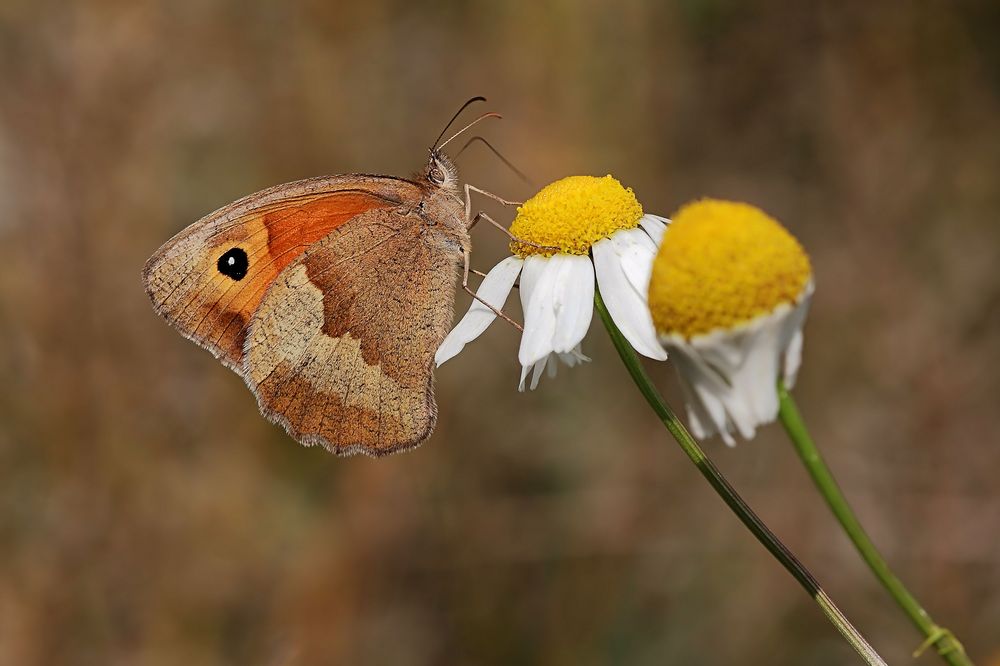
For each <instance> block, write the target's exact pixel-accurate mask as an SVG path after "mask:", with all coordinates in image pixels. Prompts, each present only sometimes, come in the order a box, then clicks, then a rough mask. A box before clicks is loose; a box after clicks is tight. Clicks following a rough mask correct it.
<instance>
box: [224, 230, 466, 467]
mask: <svg viewBox="0 0 1000 666" xmlns="http://www.w3.org/2000/svg"><path fill="white" fill-rule="evenodd" d="M427 230H428V227H427V226H426V225H425V224H423V223H421V222H420V221H419V219H417V218H415V217H407V216H405V215H402V214H400V213H398V212H397V211H395V210H372V211H369V212H367V213H364V214H362V215H360V216H358V217H356V218H354V219H353V220H352V221H351V224H349V225H345V226H343V227H340V228H338V229H336V230H335V231H334V232H333V233H332V234H330V235H329V236H328V237H326V238H325V239H323V240H322V241H319V242H318V243H316V244H315V245H313V246H312V247H310V248H309V249H308V250H307V251H306V252H305V253H304V254H303V255H302V256H300V257H299V258H298V259H296V260H295V261H293V262H291V263H290V264H288V265H287V266H286V267H285V268H284V270H283V271H282V272H281V274H280V275H279V276H278V277H277V279H276V280H275V281H274V283H273V284H272V285H271V287H270V289H269V290H268V291H267V294H266V296H264V298H263V300H262V301H261V302H260V305H259V307H258V309H257V312H256V314H255V315H254V317H253V319H252V320H251V321H250V325H249V332H248V335H247V339H246V344H245V350H246V354H245V357H244V360H243V368H244V373H243V374H244V377H245V379H246V381H247V384H248V385H249V386H250V387H251V389H253V390H254V392H255V393H256V395H257V399H258V402H259V403H260V408H261V411H262V412H263V413H264V414H265V415H266V416H267V417H268V418H270V419H271V420H273V421H276V422H278V423H281V424H282V425H283V426H284V427H285V429H286V430H288V432H289V434H291V435H292V437H294V438H295V439H297V440H299V441H300V442H303V443H304V444H310V445H311V444H317V443H318V444H322V445H323V446H324V447H326V448H327V449H329V450H331V451H333V452H335V453H338V454H342V455H346V454H353V453H366V454H369V455H385V454H388V453H393V452H396V451H400V450H403V449H407V448H411V447H414V446H416V445H418V444H420V443H421V442H422V441H423V440H425V439H426V438H427V437H428V436H429V435H430V433H431V430H432V429H433V427H434V423H435V420H436V418H437V407H436V404H435V402H434V395H433V386H432V367H433V358H434V351H435V350H436V349H437V348H438V346H439V345H440V343H441V341H442V340H443V339H444V337H445V335H446V334H447V332H448V327H449V326H450V324H451V319H452V312H453V305H454V288H455V278H456V275H457V272H456V268H457V262H458V261H459V260H460V259H461V251H460V250H458V251H454V250H452V251H449V250H448V249H447V248H444V247H442V246H441V245H440V243H435V242H432V241H431V240H430V239H429V238H428V237H427Z"/></svg>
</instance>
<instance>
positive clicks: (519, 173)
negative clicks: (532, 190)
mask: <svg viewBox="0 0 1000 666" xmlns="http://www.w3.org/2000/svg"><path fill="white" fill-rule="evenodd" d="M476 141H481V142H483V143H484V144H485V145H486V147H487V148H489V149H490V150H491V151H492V152H493V154H494V155H496V156H497V157H498V158H500V161H501V162H503V163H504V164H506V165H507V168H508V169H510V170H511V171H513V172H514V173H516V174H517V176H518V178H520V179H521V180H523V181H524V182H525V183H527V184H528V185H531V186H532V187H534V185H535V183H534V182H533V181H532V180H531V179H530V178H528V177H527V176H526V175H525V174H524V172H523V171H521V170H520V169H518V168H517V167H516V166H514V164H513V163H511V161H510V160H508V159H507V158H506V157H504V156H503V154H502V153H501V152H500V151H499V150H497V149H496V148H494V147H493V144H491V143H490V142H489V141H487V140H486V139H484V138H483V137H481V136H478V135H477V136H474V137H472V138H471V139H469V140H468V141H466V142H465V145H464V146H462V149H461V150H459V151H458V152H457V153H455V159H456V160H457V159H458V157H459V155H461V154H462V153H464V152H465V149H466V148H468V147H469V146H471V145H472V144H473V143H475V142H476Z"/></svg>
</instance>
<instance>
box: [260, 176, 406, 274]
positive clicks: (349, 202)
mask: <svg viewBox="0 0 1000 666" xmlns="http://www.w3.org/2000/svg"><path fill="white" fill-rule="evenodd" d="M395 205H397V204H394V203H392V202H390V201H386V200H385V199H381V198H379V197H375V196H373V195H371V194H365V193H363V192H350V193H339V194H331V195H328V196H324V197H320V198H318V199H313V200H312V201H308V202H306V203H303V204H301V205H299V204H293V205H290V206H287V207H285V208H278V209H276V210H271V211H268V212H267V213H265V214H264V227H265V228H266V229H267V237H268V241H267V245H268V252H269V253H270V255H271V257H273V259H274V272H275V273H280V272H281V270H282V269H283V268H284V267H285V266H287V265H288V264H290V263H291V262H292V261H293V260H294V259H295V258H296V257H297V256H298V255H299V254H301V252H293V251H291V250H293V249H295V248H301V247H308V246H309V245H312V244H313V243H315V242H316V241H319V240H322V239H323V238H325V237H326V236H328V235H330V233H331V232H332V231H333V230H334V229H336V228H337V227H339V226H341V225H343V224H344V223H346V222H347V221H348V220H350V219H351V218H352V217H355V216H357V215H360V214H361V213H364V212H367V211H369V210H374V209H378V208H390V207H392V206H395Z"/></svg>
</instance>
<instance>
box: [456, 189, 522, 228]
mask: <svg viewBox="0 0 1000 666" xmlns="http://www.w3.org/2000/svg"><path fill="white" fill-rule="evenodd" d="M473 192H478V193H479V194H482V195H483V196H487V197H489V198H490V199H493V200H494V201H499V202H500V203H501V204H503V205H504V206H520V205H521V204H523V203H524V202H523V201H507V200H506V199H504V198H503V197H498V196H497V195H495V194H493V193H492V192H487V191H486V190H481V189H479V188H478V187H476V186H475V185H469V184H468V183H466V184H465V221H466V223H469V221H470V220H471V219H472V217H471V216H472V193H473ZM473 224H475V222H472V223H471V224H468V228H469V229H471V228H472V225H473Z"/></svg>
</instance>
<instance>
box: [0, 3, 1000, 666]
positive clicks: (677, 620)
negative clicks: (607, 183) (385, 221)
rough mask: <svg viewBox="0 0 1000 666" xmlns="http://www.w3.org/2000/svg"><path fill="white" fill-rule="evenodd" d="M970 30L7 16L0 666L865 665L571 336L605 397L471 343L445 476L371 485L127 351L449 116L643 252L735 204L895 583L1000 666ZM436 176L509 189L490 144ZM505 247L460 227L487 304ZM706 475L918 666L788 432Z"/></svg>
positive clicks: (999, 436) (453, 413) (555, 6)
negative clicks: (766, 247) (189, 287)
mask: <svg viewBox="0 0 1000 666" xmlns="http://www.w3.org/2000/svg"><path fill="white" fill-rule="evenodd" d="M612 4H613V5H614V6H612ZM998 8H1000V6H998V5H997V4H996V3H993V2H966V1H957V0H956V1H951V0H937V1H933V0H926V1H915V2H868V3H860V2H857V3H855V2H816V3H802V2H798V1H797V0H761V1H758V2H751V3H745V2H737V1H736V0H684V1H681V2H670V3H658V2H649V3H641V2H632V1H622V2H617V3H598V2H589V1H588V2H568V1H562V2H538V3H528V2H524V3H507V2H472V3H459V2H442V3H432V4H428V5H424V6H422V5H419V4H418V3H412V2H405V1H402V0H399V1H395V2H394V1H391V0H366V1H365V2H358V3H330V2H316V1H311V0H310V1H304V2H288V3H286V2H270V3H265V2H245V1H243V0H210V1H208V2H193V1H185V2H173V1H169V0H138V1H129V2H124V1H121V2H112V1H107V2H102V1H98V0H87V1H79V2H72V3H66V2H56V1H49V0H3V2H2V3H0V341H2V344H0V377H2V383H0V663H2V664H206V665H207V664H232V663H240V664H347V663H353V664H400V665H409V664H414V665H418V664H443V663H453V664H511V663H523V664H608V663H615V664H663V663H676V664H681V663H683V664H763V663H768V664H819V665H823V664H847V663H856V662H855V657H854V655H853V654H852V653H851V652H850V650H849V648H847V647H846V645H845V644H844V643H843V642H842V641H841V640H840V638H839V637H838V635H837V634H836V633H835V632H834V630H833V629H832V628H831V627H830V626H829V625H828V624H827V623H826V621H825V620H824V619H823V617H822V616H821V615H820V613H819V612H818V610H817V609H816V608H815V607H814V605H813V603H812V601H811V600H810V599H809V598H808V597H807V596H806V595H805V594H803V592H802V591H801V590H800V588H798V587H797V586H796V585H795V584H794V583H793V582H792V580H791V579H790V578H789V577H788V576H787V575H786V574H785V572H784V571H783V570H782V569H781V568H780V567H779V566H778V565H777V564H776V563H775V562H774V561H773V560H772V559H771V558H770V557H769V556H767V554H766V553H765V552H764V550H763V549H762V548H761V547H760V546H759V545H758V544H757V543H756V542H755V541H754V540H753V539H752V538H751V536H750V535H749V534H748V533H747V532H746V531H745V530H744V529H743V528H742V527H741V526H740V525H739V523H738V522H737V521H736V519H735V518H734V517H733V516H732V515H731V514H730V513H729V512H728V511H727V510H726V509H725V507H724V506H723V505H722V503H721V502H720V501H719V499H718V498H717V497H716V496H715V495H714V494H713V493H712V492H711V491H710V490H709V489H708V487H707V485H706V484H705V483H704V481H703V480H702V479H701V477H700V476H699V475H698V474H697V473H696V472H695V470H694V469H693V468H692V467H691V466H690V464H689V463H688V462H687V460H686V459H685V458H683V456H682V455H681V453H680V451H679V449H677V447H676V446H675V445H674V444H673V442H672V441H671V440H669V439H668V438H667V437H666V436H665V433H664V431H663V430H662V428H661V427H660V426H659V425H658V423H657V421H656V420H655V418H654V417H653V416H652V414H651V412H650V411H649V410H648V408H647V407H646V406H645V405H644V404H643V403H642V402H641V400H640V399H639V397H638V394H637V393H636V391H635V390H634V389H633V387H632V386H631V384H630V383H629V380H628V378H627V375H626V373H625V371H624V369H623V368H622V366H621V365H620V363H619V362H618V361H617V359H616V357H615V355H614V352H613V349H612V348H611V347H610V346H609V344H608V342H607V341H606V336H605V335H604V333H603V331H601V330H600V328H599V327H597V326H595V327H594V329H593V330H592V332H591V335H590V336H589V337H588V339H587V341H586V343H585V350H586V351H587V352H588V353H589V354H590V355H591V356H592V357H593V359H594V362H593V363H591V364H589V365H587V366H585V367H583V368H580V369H576V370H573V371H571V372H564V373H562V374H561V375H560V376H559V377H558V378H557V379H556V380H554V381H545V382H544V383H543V385H542V387H541V388H540V389H539V390H537V391H536V392H534V393H532V394H518V393H517V392H516V391H515V390H514V389H515V386H516V383H517V375H518V373H517V366H516V358H515V355H516V345H517V337H516V335H515V332H514V331H513V330H509V327H504V326H500V325H495V326H494V327H493V328H492V329H491V330H490V331H489V332H488V333H487V335H485V336H484V338H482V339H481V340H480V341H478V342H476V343H475V344H474V345H472V346H471V347H470V348H469V349H468V350H467V352H466V353H465V354H464V355H462V356H460V357H459V358H458V359H456V360H455V361H453V362H451V363H449V364H447V365H446V366H444V367H443V368H442V369H441V370H440V371H439V372H438V373H437V375H438V399H439V403H440V406H441V419H440V424H439V426H438V430H437V432H436V434H435V435H434V437H433V438H432V439H431V441H430V442H429V443H427V444H425V445H424V446H423V447H421V448H420V449H418V450H416V451H413V452H410V453H406V454H404V455H399V456H395V457H392V458H389V459H383V460H369V459H365V458H350V459H337V458H334V457H332V456H330V455H328V454H327V453H325V452H323V451H320V450H315V449H305V448H302V447H300V446H298V445H296V444H295V443H294V442H292V441H291V440H289V439H288V438H287V437H286V436H285V435H284V433H283V432H282V431H280V430H279V429H277V428H275V427H273V426H271V425H269V424H268V423H266V422H265V421H264V420H263V419H262V418H260V416H259V415H258V413H257V409H256V406H255V401H254V400H253V398H252V396H251V395H250V394H249V392H248V391H247V390H246V388H245V387H244V386H243V383H242V381H241V380H240V379H239V378H238V377H237V376H236V375H234V374H233V373H231V372H229V371H227V370H225V369H224V368H222V367H221V366H220V365H219V364H217V363H216V362H215V361H214V360H213V359H212V358H211V356H210V355H209V354H207V353H206V352H204V351H202V350H200V349H198V348H197V347H195V346H194V345H193V344H191V343H189V342H186V341H184V340H183V339H182V338H181V337H180V336H178V335H177V334H176V333H175V332H174V331H173V330H171V329H170V328H169V327H168V326H167V325H166V324H165V323H164V322H162V321H161V320H159V319H158V318H157V317H156V316H155V315H154V314H153V312H152V310H151V308H150V307H149V304H148V302H147V301H146V297H145V295H144V293H143V290H142V286H141V284H140V280H139V271H140V268H141V266H142V264H143V263H144V261H145V259H146V258H147V257H148V256H149V255H150V254H151V253H152V252H153V251H154V250H155V249H156V248H157V246H159V245H160V243H162V242H163V241H165V240H166V239H167V238H168V237H170V236H171V235H173V234H174V233H175V232H177V231H178V230H180V229H181V228H182V227H184V226H186V225H187V224H189V223H190V222H192V221H194V220H195V219H197V218H199V217H200V216H202V215H203V214H205V213H207V212H209V211H211V210H213V209H215V208H217V207H219V206H221V205H223V204H225V203H227V202H229V201H231V200H233V199H235V198H237V197H239V196H242V195H244V194H247V193H250V192H252V191H255V190H258V189H261V188H264V187H266V186H269V185H272V184H275V183H279V182H285V181H290V180H295V179H299V178H304V177H308V176H313V175H321V174H326V173H338V172H355V171H361V172H374V173H391V174H402V175H405V174H408V173H410V172H412V171H414V170H416V169H417V168H419V167H420V166H421V164H422V163H423V161H424V159H425V157H426V148H427V146H428V145H429V144H430V142H431V141H432V140H433V138H434V136H435V135H436V134H437V132H438V131H439V129H440V127H441V126H442V124H443V123H444V121H445V120H447V118H448V117H450V115H451V114H452V112H453V111H454V110H455V109H456V108H457V107H458V105H459V104H460V103H461V102H462V101H464V100H465V99H466V98H468V97H470V96H472V95H476V94H484V95H487V96H488V97H489V98H490V102H489V105H488V106H486V107H483V108H489V109H495V110H498V111H500V112H502V113H503V114H504V116H505V120H503V121H502V122H496V123H492V124H491V123H487V124H485V125H484V126H483V127H482V128H481V129H482V133H483V134H484V135H485V136H487V137H488V138H489V139H490V141H491V142H493V143H494V144H495V145H496V146H497V147H498V148H500V149H501V150H502V151H503V152H504V153H505V154H506V155H507V156H508V157H509V158H510V159H511V160H512V161H513V162H515V163H516V164H517V165H518V166H520V168H521V169H523V170H524V171H525V172H527V173H528V174H529V175H530V176H531V178H532V179H533V181H534V183H535V186H534V187H540V186H541V185H544V184H545V183H547V182H549V181H550V180H552V179H555V178H558V177H561V176H565V175H569V174H576V173H584V174H596V175H602V174H605V173H608V172H611V173H614V174H615V175H616V176H617V177H618V178H620V179H621V180H622V181H623V182H625V183H626V184H628V185H630V186H632V187H633V188H634V189H635V191H636V192H637V194H638V196H639V198H640V201H642V202H643V204H644V206H645V207H646V209H647V210H649V211H651V212H659V213H664V214H669V213H670V212H672V211H673V210H675V209H676V208H677V207H678V206H679V205H680V204H682V203H683V202H685V201H687V200H690V199H692V198H696V197H700V196H706V195H710V196H716V197H725V198H736V199H741V200H746V201H749V202H752V203H754V204H757V205H759V206H761V207H763V208H764V209H766V210H767V211H769V212H771V213H772V214H773V215H775V216H776V217H778V218H779V219H781V220H783V221H784V222H785V223H786V225H787V226H788V227H789V228H790V229H791V230H792V231H793V233H795V234H796V235H797V236H798V237H799V238H800V239H801V240H802V242H803V243H804V245H805V246H806V247H807V248H808V250H809V252H810V253H811V255H812V259H813V261H814V265H815V270H816V276H817V283H818V291H817V294H816V298H815V300H814V306H813V310H812V315H811V318H810V320H809V323H808V327H807V335H806V348H805V360H804V370H803V372H802V375H801V380H800V385H799V387H798V388H797V390H796V395H797V397H798V399H799V402H800V405H801V407H802V409H803V411H804V413H805V415H806V417H807V419H808V421H809V423H810V424H811V425H812V427H813V428H814V430H815V435H816V437H817V439H818V441H819V443H820V446H821V447H822V449H823V451H824V452H825V454H826V455H827V456H828V458H829V461H830V463H831V465H832V467H833V469H834V470H835V472H836V473H837V474H838V476H839V478H840V480H841V482H842V484H843V485H844V487H845V490H846V492H847V494H848V496H849V497H850V499H851V500H852V501H853V503H854V504H855V506H856V508H857V510H858V511H859V513H860V515H861V516H862V518H863V520H864V522H865V524H866V525H867V526H868V527H869V529H870V531H871V532H872V534H873V536H874V538H875V540H876V542H877V543H878V544H879V545H880V546H881V547H882V548H883V550H884V552H885V554H886V555H887V557H888V559H889V560H890V561H891V562H892V563H893V564H894V566H895V567H896V570H897V572H898V573H899V574H900V575H901V577H902V578H903V579H904V580H905V581H906V582H907V583H908V584H909V585H910V587H911V589H912V590H913V591H914V592H915V593H916V594H917V596H918V597H919V598H920V599H921V600H922V601H924V602H925V604H926V606H927V608H928V609H929V610H930V611H931V612H932V614H933V615H934V616H935V618H936V619H938V620H939V621H940V622H941V623H943V624H945V625H946V626H949V627H952V628H954V629H955V630H956V632H957V633H958V634H959V636H960V637H961V638H962V639H964V641H965V644H966V646H967V648H968V651H969V652H970V653H971V655H972V656H973V657H974V658H976V659H977V661H978V663H980V664H998V663H1000V536H998V535H1000V485H998V484H997V473H998V471H1000V414H998V409H997V406H998V396H1000V373H998V372H997V368H998V367H1000V344H998V342H1000V274H998V270H997V265H998V260H1000V256H998V251H1000V224H998V215H1000V184H998V174H1000V40H998V39H997V35H998V34H1000V10H998ZM460 166H461V168H462V174H463V176H464V177H465V178H466V179H467V180H468V181H469V182H472V183H475V184H477V185H479V186H482V187H486V188H487V189H490V190H492V191H495V192H497V193H500V194H503V195H506V196H510V197H514V198H523V197H526V196H530V194H531V193H532V192H533V191H534V189H533V186H532V185H528V184H525V183H524V182H522V181H520V180H519V179H518V178H517V177H516V176H515V175H514V174H512V173H511V172H510V170H508V169H507V168H506V167H504V166H503V165H502V164H501V163H500V162H499V160H497V159H496V158H495V157H493V156H492V155H490V154H489V152H488V151H486V150H484V149H483V147H482V146H475V145H474V146H472V147H470V148H469V150H468V151H467V152H466V153H465V154H463V155H462V157H461V159H460ZM483 207H484V208H486V209H487V210H490V211H491V212H493V213H494V215H495V216H496V217H498V218H499V219H502V220H505V221H509V220H510V219H511V213H510V211H504V210H502V209H497V208H496V207H495V206H492V205H491V204H490V203H489V202H484V203H483ZM503 241H504V239H503V238H502V237H501V236H500V234H499V233H497V232H496V231H495V230H493V229H490V228H489V227H480V228H477V229H476V230H475V233H474V245H475V248H476V251H475V254H476V257H475V265H476V266H478V267H479V268H480V269H486V268H488V267H489V266H491V265H492V264H493V263H494V262H495V261H496V260H497V259H498V258H500V257H501V256H502V255H503V253H504V242H503ZM467 303H468V299H467V298H464V297H463V295H460V296H459V304H458V307H459V309H464V307H466V305H467ZM512 312H514V313H518V309H517V305H513V307H512ZM650 370H651V371H652V372H653V373H654V375H655V377H656V378H657V381H658V382H659V383H660V384H661V385H662V386H663V388H664V390H665V391H666V392H667V394H668V395H669V396H671V397H672V398H673V400H674V402H675V404H679V400H678V391H677V385H676V380H675V378H674V377H673V374H672V370H671V369H670V367H669V365H666V364H663V365H657V366H655V367H651V368H650ZM706 446H707V448H708V450H709V453H710V455H712V456H713V457H714V458H715V459H716V460H717V461H718V463H719V464H720V466H721V467H722V468H723V469H724V471H725V472H726V473H727V474H728V475H729V476H730V478H731V479H732V481H733V483H734V484H735V485H736V486H737V487H738V488H739V489H741V491H743V493H744V494H745V496H746V497H747V499H748V500H749V501H750V503H751V504H752V505H753V506H755V507H756V508H757V509H758V510H759V512H760V514H761V515H762V516H763V517H764V518H765V520H767V521H768V522H769V524H770V525H771V526H772V527H773V528H774V529H775V531H777V533H778V534H779V535H781V536H782V537H783V538H784V539H785V540H786V541H787V543H788V544H789V545H790V546H791V547H792V549H793V550H794V551H796V553H797V554H798V555H799V556H800V557H801V558H802V559H803V560H804V561H805V562H806V563H807V564H808V565H809V566H810V567H811V568H812V569H813V571H814V572H815V573H816V575H817V576H818V577H819V578H820V580H821V581H822V582H823V583H824V584H825V586H826V587H827V588H828V590H829V591H830V593H831V594H832V595H833V597H834V598H835V599H836V600H838V602H839V603H840V604H841V606H842V607H843V609H844V610H845V612H846V613H847V614H848V615H849V616H850V617H851V618H852V619H853V620H854V621H855V623H856V624H857V625H858V626H859V627H860V628H861V629H862V630H863V632H864V633H865V634H866V635H867V636H868V638H869V639H870V640H871V641H872V643H873V644H874V645H875V646H876V647H877V648H878V649H879V650H880V651H881V652H882V654H883V655H884V656H885V657H886V658H887V659H888V660H889V661H890V662H891V663H908V662H909V661H910V659H911V658H910V656H909V653H910V651H911V650H913V649H914V648H915V647H916V646H917V645H918V644H919V643H920V636H919V635H918V634H917V632H916V631H915V630H914V629H913V628H912V627H911V626H910V625H909V624H908V621H907V620H906V619H905V618H904V617H903V616H902V615H901V614H900V613H899V612H897V610H896V608H895V606H894V605H893V603H892V602H891V600H890V599H889V598H888V597H887V596H886V595H885V594H884V593H883V591H882V590H881V588H880V587H878V585H877V584H876V583H875V582H874V581H873V579H872V578H871V577H870V576H869V575H868V573H867V570H866V569H865V568H864V567H863V565H862V564H861V563H860V561H859V560H858V559H857V557H856V556H855V554H854V552H853V551H852V549H851V548H850V546H849V545H848V543H847V542H846V540H845V538H844V537H843V536H842V535H841V534H840V533H839V532H838V530H837V529H836V528H835V525H834V522H833V520H832V518H831V516H830V515H829V514H828V512H827V510H826V508H825V506H824V505H823V504H822V503H821V501H820V500H819V498H818V496H817V495H816V494H815V493H814V492H813V490H812V488H811V486H810V483H809V481H808V479H807V477H806V475H805V472H804V471H803V470H802V469H801V467H800V466H799V464H798V462H797V460H796V458H795V456H794V453H793V451H792V449H791V448H790V447H789V446H788V444H787V442H786V441H785V439H784V438H783V436H782V433H781V432H780V429H779V428H777V427H775V426H772V427H768V428H764V429H763V431H762V432H761V433H760V435H759V436H758V437H757V439H756V440H754V441H752V442H749V443H742V444H740V445H739V446H738V447H736V448H735V449H727V448H726V447H725V446H724V445H723V444H722V443H721V442H719V441H718V440H713V441H709V442H707V443H706ZM919 663H926V664H932V663H939V662H938V661H937V658H936V657H935V656H934V655H933V654H927V655H925V656H924V657H922V658H921V659H920V661H919Z"/></svg>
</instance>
